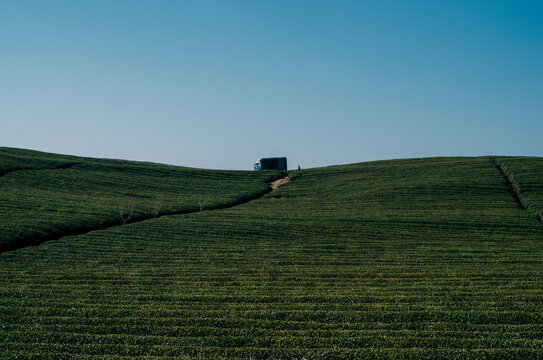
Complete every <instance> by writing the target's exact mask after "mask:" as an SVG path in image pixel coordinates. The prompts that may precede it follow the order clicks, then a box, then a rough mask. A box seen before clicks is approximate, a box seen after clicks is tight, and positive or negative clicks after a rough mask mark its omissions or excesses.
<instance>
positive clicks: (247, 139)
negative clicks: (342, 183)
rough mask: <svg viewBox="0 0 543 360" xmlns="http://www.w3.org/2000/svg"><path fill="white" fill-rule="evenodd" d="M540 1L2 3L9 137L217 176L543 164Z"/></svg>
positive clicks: (24, 144) (0, 134)
mask: <svg viewBox="0 0 543 360" xmlns="http://www.w3.org/2000/svg"><path fill="white" fill-rule="evenodd" d="M541 19H543V2H542V1H477V0H475V1H387V0H382V1H381V0H380V1H318V0H317V1H286V0H281V1H179V2H178V1H137V0H131V1H85V2H84V1H56V0H53V1H47V2H45V1H25V0H20V1H3V2H1V3H0V124H1V126H0V146H9V147H18V148H27V149H34V150H40V151H47V152H55V153H63V154H73V155H80V156H91V157H107V158H122V159H130V160H142V161H153V162H161V163H169V164H175V165H183V166H192V167H199V168H215V169H239V170H243V169H251V168H252V165H253V163H254V161H255V160H256V159H258V158H260V157H267V156H287V158H288V160H289V167H290V168H295V167H296V166H297V165H298V164H300V165H301V167H302V168H304V167H305V168H307V167H316V166H326V165H333V164H344V163H353V162H361V161H369V160H379V159H392V158H412V157H427V156H478V155H527V156H543V146H542V143H543V142H542V140H541V137H542V135H543V21H541Z"/></svg>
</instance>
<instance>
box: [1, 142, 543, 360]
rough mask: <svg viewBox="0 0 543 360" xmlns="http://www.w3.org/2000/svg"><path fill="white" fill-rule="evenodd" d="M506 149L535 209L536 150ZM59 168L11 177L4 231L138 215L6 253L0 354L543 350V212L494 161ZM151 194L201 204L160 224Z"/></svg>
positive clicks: (293, 355)
mask: <svg viewBox="0 0 543 360" xmlns="http://www.w3.org/2000/svg"><path fill="white" fill-rule="evenodd" d="M9 151H10V149H4V152H8V153H9ZM18 151H19V150H18ZM2 156H3V155H2ZM43 156H44V158H45V160H46V159H47V156H49V155H43ZM52 159H53V158H52ZM499 160H501V161H502V162H503V163H504V164H507V166H508V168H509V169H511V170H510V171H512V172H514V176H515V181H517V182H518V184H519V185H518V186H519V187H520V194H523V195H524V194H525V196H526V198H529V199H530V200H531V201H532V203H533V204H534V205H532V206H533V207H534V208H536V207H537V206H539V204H541V203H540V202H538V201H540V199H543V196H542V195H543V191H542V187H541V184H542V182H543V178H542V177H541V176H540V174H541V171H542V169H543V161H542V160H541V159H539V158H514V157H500V158H499ZM0 161H1V160H0ZM9 161H12V160H9ZM9 161H6V163H9ZM51 161H53V160H51ZM54 161H60V162H62V161H65V162H78V163H80V164H78V165H74V166H71V167H69V168H64V169H57V168H55V169H54V170H43V168H41V169H40V170H21V171H15V172H11V173H8V174H6V175H4V176H3V177H0V181H2V195H1V196H2V197H1V199H2V202H1V209H0V211H1V214H2V216H12V217H9V220H8V222H5V221H2V225H1V226H2V228H0V234H2V236H4V239H19V238H16V237H14V236H13V235H12V234H13V233H14V232H13V231H12V228H17V229H19V230H18V231H19V233H22V234H26V233H29V232H30V231H37V230H39V229H40V226H43V229H47V231H50V230H48V229H56V228H58V227H67V226H72V225H70V224H72V223H74V222H75V221H77V220H78V219H79V218H81V217H83V218H84V219H85V220H84V221H86V225H88V226H91V225H92V226H94V225H96V224H99V221H103V219H109V218H111V219H112V220H111V221H113V220H115V221H117V224H118V223H119V221H118V219H116V218H115V216H116V208H117V206H118V204H119V202H120V200H124V199H126V198H137V199H141V206H140V207H138V209H139V210H138V211H140V212H139V213H138V216H141V217H142V218H140V220H143V221H138V222H136V223H131V224H128V225H127V226H120V224H119V225H118V226H110V227H108V228H107V229H104V230H98V231H91V232H88V233H86V234H82V235H77V236H68V237H62V238H60V239H58V240H54V241H48V242H45V243H43V244H42V245H40V246H37V247H25V248H21V249H18V250H16V251H7V252H4V253H2V254H1V255H0V358H2V359H20V358H25V359H26V358H30V359H51V358H59V359H172V358H177V359H189V358H190V359H220V358H225V359H303V358H305V359H361V358H362V359H363V358H368V359H389V358H396V359H514V358H536V359H537V358H543V312H542V311H541V308H542V305H543V225H542V223H541V221H540V220H539V219H538V218H537V217H536V216H535V215H534V213H533V212H530V211H527V210H526V209H523V208H522V207H521V206H520V205H519V204H518V203H517V201H516V200H515V198H514V196H513V195H512V193H511V191H510V189H508V186H507V181H506V178H505V177H504V175H503V174H502V172H501V171H500V169H499V168H498V167H497V166H496V163H495V159H493V158H490V157H478V158H426V159H409V160H393V161H378V162H368V163H360V164H352V165H342V166H332V167H327V168H318V169H308V170H302V171H295V172H292V173H291V174H290V178H291V181H290V182H288V183H286V184H284V185H282V186H281V187H279V188H278V189H277V190H274V191H273V192H270V193H267V194H266V195H264V196H263V197H262V198H259V196H255V194H264V193H265V190H266V186H267V185H266V183H267V182H269V181H270V180H271V179H273V178H277V177H280V176H281V174H278V173H270V174H267V173H248V172H219V171H211V170H209V171H206V170H195V169H186V168H176V167H168V166H164V165H156V164H142V163H130V162H128V163H126V164H117V163H116V161H109V160H94V159H79V158H78V159H77V160H76V159H73V158H66V159H64V158H63V159H60V160H58V159H56V158H55V159H54ZM29 164H34V165H28V166H27V167H30V166H45V165H43V163H42V162H29ZM40 164H41V165H40ZM49 165H53V167H54V166H56V165H57V163H48V164H47V167H48V166H49ZM9 166H12V167H13V166H14V165H9ZM15 166H20V167H23V166H22V165H15ZM157 173H159V174H162V175H163V176H156V174H157ZM127 174H128V175H127ZM10 177H11V178H10ZM157 177H159V178H160V180H157V181H159V183H158V184H156V187H155V186H154V184H155V183H154V182H153V181H155V180H154V179H156V178H157ZM118 179H124V180H122V181H119V180H118ZM129 179H138V184H141V185H137V186H134V187H133V188H129V190H125V191H123V188H124V189H126V187H129V185H128V184H131V183H133V181H131V180H129ZM139 179H141V180H139ZM81 184H84V185H81ZM180 184H181V185H180ZM183 184H190V185H183ZM227 185H228V186H227ZM10 189H13V190H10ZM34 189H35V190H34ZM202 189H203V190H202ZM524 189H525V190H524ZM19 191H20V192H24V193H26V194H27V195H28V199H27V198H26V197H19V198H21V199H25V200H24V201H23V200H21V202H20V204H21V205H20V206H19V205H18V204H19V202H18V201H17V200H16V199H17V197H13V198H14V199H15V200H13V202H12V204H14V205H11V206H19V207H17V209H18V210H17V211H16V212H17V215H4V214H9V212H10V211H11V210H10V207H8V206H6V205H5V204H6V202H5V201H6V200H5V199H6V198H7V197H9V196H10V194H13V193H17V192H19ZM158 193H161V194H162V193H163V194H168V195H167V196H166V195H165V196H164V198H165V200H164V207H165V208H166V201H167V200H166V199H168V198H172V199H174V198H175V199H177V202H176V204H177V203H179V204H180V205H179V206H178V207H174V206H173V205H171V204H170V205H169V206H172V207H171V208H167V209H169V211H172V212H175V211H180V212H187V211H185V210H187V209H192V210H196V211H193V212H187V213H184V214H176V215H168V216H162V217H160V218H157V219H154V218H152V216H149V212H148V210H145V211H147V212H145V211H144V210H143V209H149V208H152V206H151V205H152V202H153V200H154V199H155V197H156V196H157V194H158ZM32 194H34V195H32ZM203 194H206V195H209V194H213V197H212V196H209V198H210V199H213V200H210V201H212V204H213V207H219V205H220V204H226V203H228V202H230V204H231V205H233V204H235V203H236V201H238V203H239V205H237V206H233V207H229V208H223V209H216V210H206V211H197V210H199V209H197V208H195V206H197V204H195V202H197V200H198V199H199V198H201V197H202V195H203ZM240 194H242V195H240ZM31 195H32V196H31ZM240 196H242V197H246V198H247V197H249V198H252V197H254V198H255V200H254V201H250V202H246V203H241V202H239V199H240ZM77 199H80V200H79V202H78V200H77ZM96 199H98V200H96ZM25 201H26V202H25ZM70 201H72V204H75V205H72V206H73V207H74V208H77V209H87V207H86V206H92V207H93V210H92V211H87V210H77V211H79V212H78V213H77V214H83V215H77V214H76V215H74V214H72V213H71V212H70V210H67V209H68V205H66V206H65V207H63V206H64V205H63V204H65V203H70ZM87 202H90V203H92V204H90V205H87V204H86V203H87ZM29 204H30V205H29ZM41 204H43V205H41ZM94 204H99V205H94ZM143 204H146V205H145V206H144V205H143ZM176 206H177V205H176ZM59 207H60V208H61V209H63V210H62V211H61V213H62V214H64V215H63V216H62V217H59V218H56V217H52V216H51V215H50V214H51V213H52V212H53V210H54V209H56V208H59ZM34 208H38V209H39V210H34ZM27 211H29V212H30V211H32V214H33V216H32V217H31V219H29V217H28V216H26V220H25V216H24V215H25V214H29V213H28V212H27ZM143 214H147V215H145V216H147V217H145V218H143V216H144V215H143ZM3 219H4V217H3ZM30 220H32V221H33V222H30ZM25 221H28V222H25ZM55 221H56V222H55ZM40 224H41V225H40ZM115 225H116V224H115ZM74 226H75V225H74ZM36 229H37V230H36ZM6 234H7V235H6ZM17 241H18V240H17Z"/></svg>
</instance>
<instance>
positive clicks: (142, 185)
mask: <svg viewBox="0 0 543 360" xmlns="http://www.w3.org/2000/svg"><path fill="white" fill-rule="evenodd" d="M2 171H3V176H0V204H1V206H0V216H1V218H2V222H0V251H5V250H12V249H18V248H20V247H24V246H27V245H36V244H39V243H42V242H43V241H47V240H51V239H57V238H59V237H61V236H65V235H75V234H81V233H84V232H88V231H91V230H95V229H104V228H108V227H110V226H113V225H117V224H121V223H122V218H121V216H120V209H119V208H120V207H124V209H125V211H124V213H125V214H123V216H124V217H125V218H127V217H128V215H130V210H131V209H132V208H133V215H132V217H131V218H130V220H129V221H130V222H134V221H140V220H143V219H148V218H152V217H154V216H155V214H154V209H155V204H156V203H157V201H159V202H160V203H161V205H160V211H159V213H158V215H165V214H175V213H186V212H192V211H199V209H200V204H202V205H203V204H204V202H205V205H203V206H204V208H218V207H225V206H231V205H233V204H237V203H240V202H243V201H246V200H248V199H252V198H253V197H260V196H261V195H263V194H264V193H266V192H267V191H268V189H269V187H268V185H267V183H268V182H270V181H271V180H273V179H276V178H279V177H281V176H282V175H281V174H280V173H277V172H271V173H266V174H262V173H254V172H250V171H218V170H201V169H191V168H181V167H175V166H167V165H160V164H152V163H138V162H131V161H123V160H103V159H89V158H80V157H72V156H62V155H53V154H47V153H39V152H35V151H28V150H20V149H9V148H0V174H2ZM128 208H130V209H128Z"/></svg>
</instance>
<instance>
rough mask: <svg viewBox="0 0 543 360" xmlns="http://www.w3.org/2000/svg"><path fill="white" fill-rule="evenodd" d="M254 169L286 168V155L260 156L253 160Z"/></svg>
mask: <svg viewBox="0 0 543 360" xmlns="http://www.w3.org/2000/svg"><path fill="white" fill-rule="evenodd" d="M255 170H287V158H286V157H272V158H262V159H258V161H257V162H255Z"/></svg>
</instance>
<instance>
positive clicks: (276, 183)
mask: <svg viewBox="0 0 543 360" xmlns="http://www.w3.org/2000/svg"><path fill="white" fill-rule="evenodd" d="M289 181H290V179H289V177H288V176H286V177H284V178H282V179H279V180H275V181H274V182H272V183H271V184H270V187H271V188H272V190H275V189H277V188H278V187H279V185H283V184H284V183H287V182H289Z"/></svg>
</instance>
